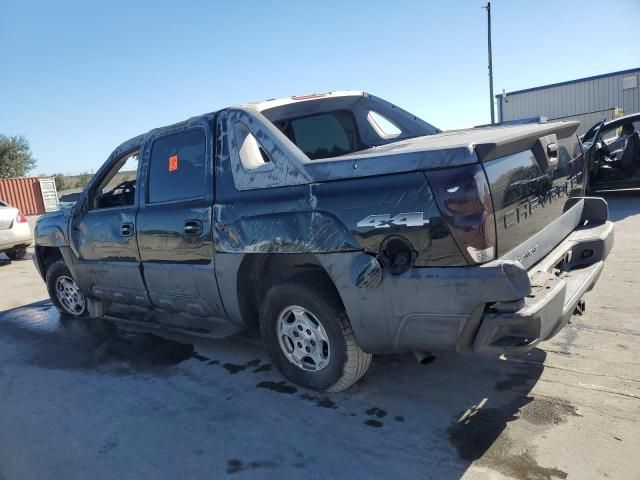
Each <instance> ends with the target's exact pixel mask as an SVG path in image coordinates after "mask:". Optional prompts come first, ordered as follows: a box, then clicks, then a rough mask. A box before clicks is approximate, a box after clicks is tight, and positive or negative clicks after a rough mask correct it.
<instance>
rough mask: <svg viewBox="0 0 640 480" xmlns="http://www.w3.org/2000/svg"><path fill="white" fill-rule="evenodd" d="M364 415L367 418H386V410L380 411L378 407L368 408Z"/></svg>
mask: <svg viewBox="0 0 640 480" xmlns="http://www.w3.org/2000/svg"><path fill="white" fill-rule="evenodd" d="M365 413H366V414H367V415H369V416H376V417H378V418H384V417H386V416H387V412H386V410H382V409H381V408H378V407H373V408H370V409H369V410H367V411H366V412H365Z"/></svg>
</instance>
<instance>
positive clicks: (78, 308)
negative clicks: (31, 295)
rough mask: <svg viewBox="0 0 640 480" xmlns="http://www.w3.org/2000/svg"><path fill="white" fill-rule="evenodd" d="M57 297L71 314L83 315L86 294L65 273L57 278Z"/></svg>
mask: <svg viewBox="0 0 640 480" xmlns="http://www.w3.org/2000/svg"><path fill="white" fill-rule="evenodd" d="M56 297H57V299H58V302H60V305H62V308H64V310H65V311H66V312H67V313H69V314H70V315H76V316H77V315H82V313H84V308H85V299H84V294H83V293H82V292H81V291H80V288H78V285H77V284H76V282H75V281H74V280H73V279H72V278H70V277H67V276H65V275H62V276H60V277H58V278H57V280H56Z"/></svg>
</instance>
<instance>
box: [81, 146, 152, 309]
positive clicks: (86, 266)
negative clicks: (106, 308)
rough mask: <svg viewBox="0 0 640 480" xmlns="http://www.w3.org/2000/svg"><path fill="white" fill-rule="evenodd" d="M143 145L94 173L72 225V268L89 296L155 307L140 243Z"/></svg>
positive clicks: (116, 158)
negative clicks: (138, 187)
mask: <svg viewBox="0 0 640 480" xmlns="http://www.w3.org/2000/svg"><path fill="white" fill-rule="evenodd" d="M139 154H140V145H137V146H135V147H132V148H131V149H129V150H128V151H125V152H124V153H122V154H118V153H117V152H116V153H115V154H114V155H113V158H112V160H111V161H110V162H109V163H108V165H107V168H106V169H103V170H104V171H103V170H101V171H100V172H98V173H97V174H96V178H94V179H93V180H92V181H91V184H90V186H89V187H88V190H87V193H86V195H85V196H84V197H83V199H82V201H81V203H80V204H78V205H76V206H75V207H74V211H73V214H72V218H71V226H70V239H71V247H72V251H73V253H74V258H73V267H74V272H75V274H76V276H77V280H78V282H79V284H80V285H81V286H82V287H83V288H86V289H88V290H89V291H90V293H91V295H92V296H94V297H96V298H100V299H104V300H110V301H114V302H117V303H122V304H129V305H138V306H142V307H149V306H151V304H150V302H149V297H148V296H147V292H146V288H145V285H144V281H143V279H142V273H141V271H140V255H139V253H138V243H137V241H136V213H137V211H138V204H139V199H138V195H137V192H136V185H137V183H138V175H139V168H138V158H139Z"/></svg>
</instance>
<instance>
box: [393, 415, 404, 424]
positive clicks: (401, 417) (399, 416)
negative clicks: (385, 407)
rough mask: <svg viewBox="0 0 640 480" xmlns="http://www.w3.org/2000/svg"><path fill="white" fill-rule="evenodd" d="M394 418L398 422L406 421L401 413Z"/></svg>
mask: <svg viewBox="0 0 640 480" xmlns="http://www.w3.org/2000/svg"><path fill="white" fill-rule="evenodd" d="M393 419H394V420H395V421H396V422H400V423H402V422H404V417H403V416H401V415H397V416H395V417H393Z"/></svg>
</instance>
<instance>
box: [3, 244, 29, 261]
mask: <svg viewBox="0 0 640 480" xmlns="http://www.w3.org/2000/svg"><path fill="white" fill-rule="evenodd" d="M5 253H6V254H7V257H9V259H10V260H21V259H23V258H24V257H25V255H26V254H27V247H24V246H20V247H13V248H12V249H11V250H7V251H6V252H5Z"/></svg>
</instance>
